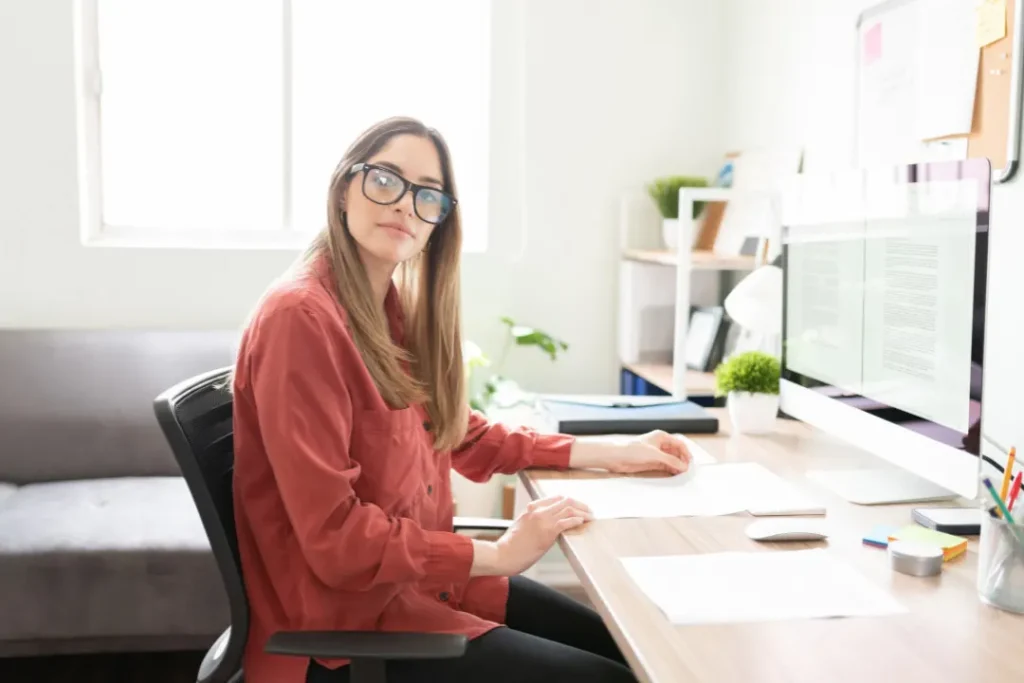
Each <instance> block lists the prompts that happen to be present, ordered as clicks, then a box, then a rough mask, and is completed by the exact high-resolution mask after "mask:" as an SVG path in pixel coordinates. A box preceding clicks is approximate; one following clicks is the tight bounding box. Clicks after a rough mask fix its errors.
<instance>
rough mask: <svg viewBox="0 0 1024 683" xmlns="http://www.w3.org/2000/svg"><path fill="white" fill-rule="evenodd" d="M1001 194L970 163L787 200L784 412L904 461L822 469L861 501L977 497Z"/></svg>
mask: <svg viewBox="0 0 1024 683" xmlns="http://www.w3.org/2000/svg"><path fill="white" fill-rule="evenodd" d="M990 190H991V170H990V165H989V163H988V161H987V160H984V159H971V160H966V161H955V162H938V163H920V164H910V165H904V166H898V167H893V168H886V169H878V170H859V171H851V172H848V173H840V174H829V175H821V176H812V175H802V176H799V177H798V178H796V179H794V180H793V182H792V183H791V184H790V185H788V186H787V187H786V189H785V191H784V192H783V239H782V243H783V245H782V268H783V271H784V276H783V307H782V308H783V325H782V381H781V387H780V393H781V404H780V406H781V409H782V411H783V412H785V413H787V414H789V415H792V416H793V417H795V418H797V419H800V420H802V421H804V422H807V423H809V424H812V425H814V426H816V427H818V428H820V429H822V430H823V431H825V432H828V433H830V434H832V435H835V436H837V437H839V438H841V439H844V440H846V441H848V442H850V443H851V444H853V445H855V446H858V447H860V448H862V449H864V450H867V451H868V452H870V453H872V454H875V455H877V456H879V457H881V458H883V459H884V460H887V461H888V462H890V463H891V464H892V465H895V466H896V467H892V468H886V469H884V470H883V469H859V470H844V471H838V472H837V471H831V472H830V471H827V470H823V471H820V472H817V473H816V474H815V477H816V478H817V479H818V480H819V481H821V482H822V483H824V484H826V485H828V486H829V487H831V488H833V489H834V490H836V491H837V492H839V493H840V494H841V495H843V496H844V497H845V498H847V499H848V500H851V501H852V502H857V503H864V504H871V503H890V502H910V501H923V500H937V499H943V498H952V497H955V496H963V497H966V498H974V497H975V496H976V495H977V490H978V478H979V468H980V460H981V457H980V454H981V416H982V369H983V367H984V347H985V299H986V296H985V295H986V286H987V275H988V267H987V264H988V227H989V205H990V195H991V192H990Z"/></svg>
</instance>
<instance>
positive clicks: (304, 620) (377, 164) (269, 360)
mask: <svg viewBox="0 0 1024 683" xmlns="http://www.w3.org/2000/svg"><path fill="white" fill-rule="evenodd" d="M327 215H328V225H327V227H326V228H325V229H324V231H323V232H322V234H321V235H320V236H319V237H318V238H317V239H316V240H315V242H314V244H313V245H312V247H311V249H310V250H309V251H308V253H307V254H306V257H305V258H304V259H302V260H301V262H300V264H299V267H298V268H297V269H296V271H295V272H293V273H291V274H290V276H289V277H287V278H286V279H284V280H282V281H280V282H278V283H276V284H275V285H274V286H273V287H272V288H271V289H270V290H269V291H268V292H267V293H266V295H265V296H264V297H263V299H262V300H261V302H260V304H259V306H258V307H257V310H256V311H255V313H254V314H253V316H252V318H251V319H250V321H249V324H248V325H247V327H246V330H245V332H244V335H243V339H242V344H241V347H240V350H239V355H238V360H237V364H236V368H235V373H234V379H233V391H234V395H235V403H234V406H235V407H234V420H235V473H234V481H235V514H236V518H237V532H238V541H239V547H240V552H241V562H242V570H243V574H244V576H245V584H246V590H247V593H248V597H249V600H250V605H251V611H252V623H251V632H250V635H249V640H248V643H247V648H246V653H245V675H246V680H247V681H249V683H263V682H273V683H299V682H300V681H303V680H308V681H325V682H326V681H346V680H348V667H347V666H345V665H346V664H347V662H345V661H304V660H302V659H301V658H297V657H280V656H272V655H267V654H265V653H264V652H263V647H264V645H265V643H266V640H267V638H268V637H269V636H270V635H271V634H272V633H274V632H275V631H279V630H381V631H426V632H446V633H463V634H466V635H467V636H468V637H469V638H470V639H471V640H470V644H469V646H468V649H467V652H466V654H465V655H464V656H463V657H461V658H458V659H449V660H423V661H403V662H392V663H389V665H388V681H389V683H403V682H405V681H413V680H415V681H423V680H431V681H432V680H438V681H452V682H457V681H488V682H489V683H500V682H501V681H513V680H514V681H521V680H525V679H527V678H529V677H535V679H536V680H557V681H560V682H563V683H569V682H571V681H584V680H585V681H587V682H588V683H597V682H599V681H609V682H611V681H630V680H634V679H633V678H632V676H631V674H630V672H629V670H628V668H627V667H626V666H625V665H624V662H623V659H622V656H621V654H620V653H619V651H618V650H617V649H616V647H615V645H614V643H613V641H612V639H611V637H610V636H609V634H608V632H607V631H606V630H605V628H604V627H603V625H602V623H601V620H600V619H599V618H598V617H597V615H596V614H595V613H593V612H591V611H589V610H587V609H584V608H583V607H582V606H580V605H578V604H577V603H575V602H573V601H571V600H569V599H567V598H565V597H563V596H562V595H561V594H558V593H556V592H555V591H553V590H550V589H546V588H544V587H542V586H540V585H539V584H536V583H532V582H529V581H527V580H525V579H523V578H521V577H517V576H516V575H518V574H519V573H520V572H522V571H523V570H525V569H527V568H528V567H530V566H531V565H532V564H533V563H534V562H536V561H537V560H538V559H539V558H540V557H541V555H543V554H544V553H545V552H546V551H547V550H548V549H549V548H550V547H551V546H552V544H553V543H554V541H555V540H556V538H557V536H558V534H560V533H561V532H563V531H567V530H569V529H573V528H576V527H579V526H580V525H581V524H584V523H585V522H586V521H588V520H589V519H590V512H589V510H588V509H587V508H586V507H585V506H583V505H581V504H580V503H578V502H575V501H573V500H563V499H547V500H543V501H539V502H535V503H532V504H531V505H530V506H529V508H528V510H527V511H526V513H525V514H523V515H522V516H521V517H519V518H518V519H517V520H515V522H514V523H513V525H512V527H511V528H510V529H509V531H508V532H507V533H505V534H504V535H503V536H502V538H501V540H499V541H497V542H489V541H481V540H475V539H470V538H468V537H466V536H464V535H459V534H456V533H453V532H452V495H451V489H450V480H449V476H450V471H451V468H453V467H454V468H455V469H456V470H457V471H458V472H460V473H462V474H463V475H465V476H466V477H468V478H470V479H472V480H475V481H485V480H487V479H488V478H489V477H490V476H491V475H492V474H495V473H497V472H503V473H511V472H515V471H517V470H519V469H522V468H524V467H529V466H534V467H587V468H589V467H598V468H605V469H608V470H611V471H617V472H635V471H641V470H649V469H650V470H654V469H660V470H664V471H669V472H680V471H683V470H684V469H685V468H686V467H687V466H688V463H689V454H688V453H687V452H686V449H685V447H684V446H683V444H682V443H681V442H680V441H679V440H677V439H673V438H672V437H669V436H668V435H665V434H663V433H653V434H648V435H645V436H644V437H642V438H636V439H633V440H631V441H629V442H627V443H625V444H621V445H611V444H608V443H600V442H595V441H589V440H586V439H582V438H581V439H575V438H572V437H569V436H565V435H541V434H537V433H535V432H533V431H531V430H527V429H509V428H507V427H504V426H502V425H500V424H488V422H487V421H486V420H485V419H484V418H483V417H482V416H481V415H480V414H478V413H475V412H472V413H471V412H470V411H469V409H468V407H467V406H468V403H467V398H466V389H465V379H464V374H463V367H462V355H461V346H462V344H461V337H460V330H461V322H460V319H459V256H460V251H461V239H462V234H461V226H460V219H459V210H458V202H457V199H456V191H455V181H454V176H453V173H452V167H451V161H450V158H449V154H448V150H447V147H446V146H445V143H444V141H443V140H442V138H441V136H440V135H439V134H438V133H437V132H435V131H433V130H431V129H428V128H426V127H424V126H423V125H422V124H420V123H419V122H417V121H415V120H410V119H390V120H387V121H384V122H382V123H380V124H377V125H376V126H374V127H372V128H371V129H369V130H368V131H366V132H365V133H364V134H363V135H362V136H360V137H359V139H358V140H356V141H355V143H354V144H353V145H352V146H351V147H350V148H349V150H348V151H347V152H346V153H345V156H344V158H343V159H342V160H341V163H339V165H338V167H337V169H336V170H335V172H334V174H333V177H332V179H331V184H330V190H329V194H328V205H327ZM396 279H397V282H396ZM508 577H513V578H512V579H511V580H510V579H509V578H508Z"/></svg>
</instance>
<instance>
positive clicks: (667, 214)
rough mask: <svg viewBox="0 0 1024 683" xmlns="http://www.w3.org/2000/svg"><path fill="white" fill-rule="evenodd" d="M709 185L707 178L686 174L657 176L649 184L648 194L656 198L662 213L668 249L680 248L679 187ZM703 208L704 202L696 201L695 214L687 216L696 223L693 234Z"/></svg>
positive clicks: (664, 236) (662, 235)
mask: <svg viewBox="0 0 1024 683" xmlns="http://www.w3.org/2000/svg"><path fill="white" fill-rule="evenodd" d="M707 186H708V181H707V178H701V177H698V176H684V175H673V176H666V177H664V178H657V179H655V180H654V181H653V182H652V183H650V184H649V185H648V186H647V194H649V195H650V197H651V199H653V200H654V203H655V204H656V205H657V206H658V211H659V212H660V213H661V238H662V240H663V241H664V242H665V247H666V248H667V249H669V250H671V251H676V250H677V249H678V248H679V245H678V244H676V241H677V240H676V237H677V236H678V234H679V233H678V227H679V188H682V187H707ZM703 210H704V202H694V203H693V215H691V216H688V217H687V218H688V219H689V220H692V221H693V223H694V226H693V227H694V229H693V233H692V234H693V235H696V234H697V219H698V218H699V217H700V214H701V212H702V211H703Z"/></svg>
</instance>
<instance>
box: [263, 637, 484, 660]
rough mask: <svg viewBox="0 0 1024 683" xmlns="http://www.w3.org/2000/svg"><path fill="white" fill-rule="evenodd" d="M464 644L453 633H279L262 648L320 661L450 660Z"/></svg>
mask: <svg viewBox="0 0 1024 683" xmlns="http://www.w3.org/2000/svg"><path fill="white" fill-rule="evenodd" d="M467 642H468V638H466V636H464V635H460V634H456V633H411V632H385V631H279V632H278V633H275V634H274V635H272V636H270V638H269V639H268V640H267V644H266V646H265V647H264V649H265V650H266V652H268V653H270V654H274V655H295V656H298V657H315V658H321V659H384V660H387V659H451V658H454V657H461V656H462V655H463V654H465V652H466V643H467Z"/></svg>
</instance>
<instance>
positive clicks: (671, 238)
mask: <svg viewBox="0 0 1024 683" xmlns="http://www.w3.org/2000/svg"><path fill="white" fill-rule="evenodd" d="M691 220H692V219H691ZM699 228H700V219H699V218H698V219H697V220H694V221H693V226H692V227H691V228H690V240H691V241H693V240H695V239H697V231H698V229H699ZM661 241H662V242H664V243H665V248H666V249H668V250H669V251H678V250H679V219H678V218H662V219H661ZM691 248H692V245H691Z"/></svg>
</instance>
